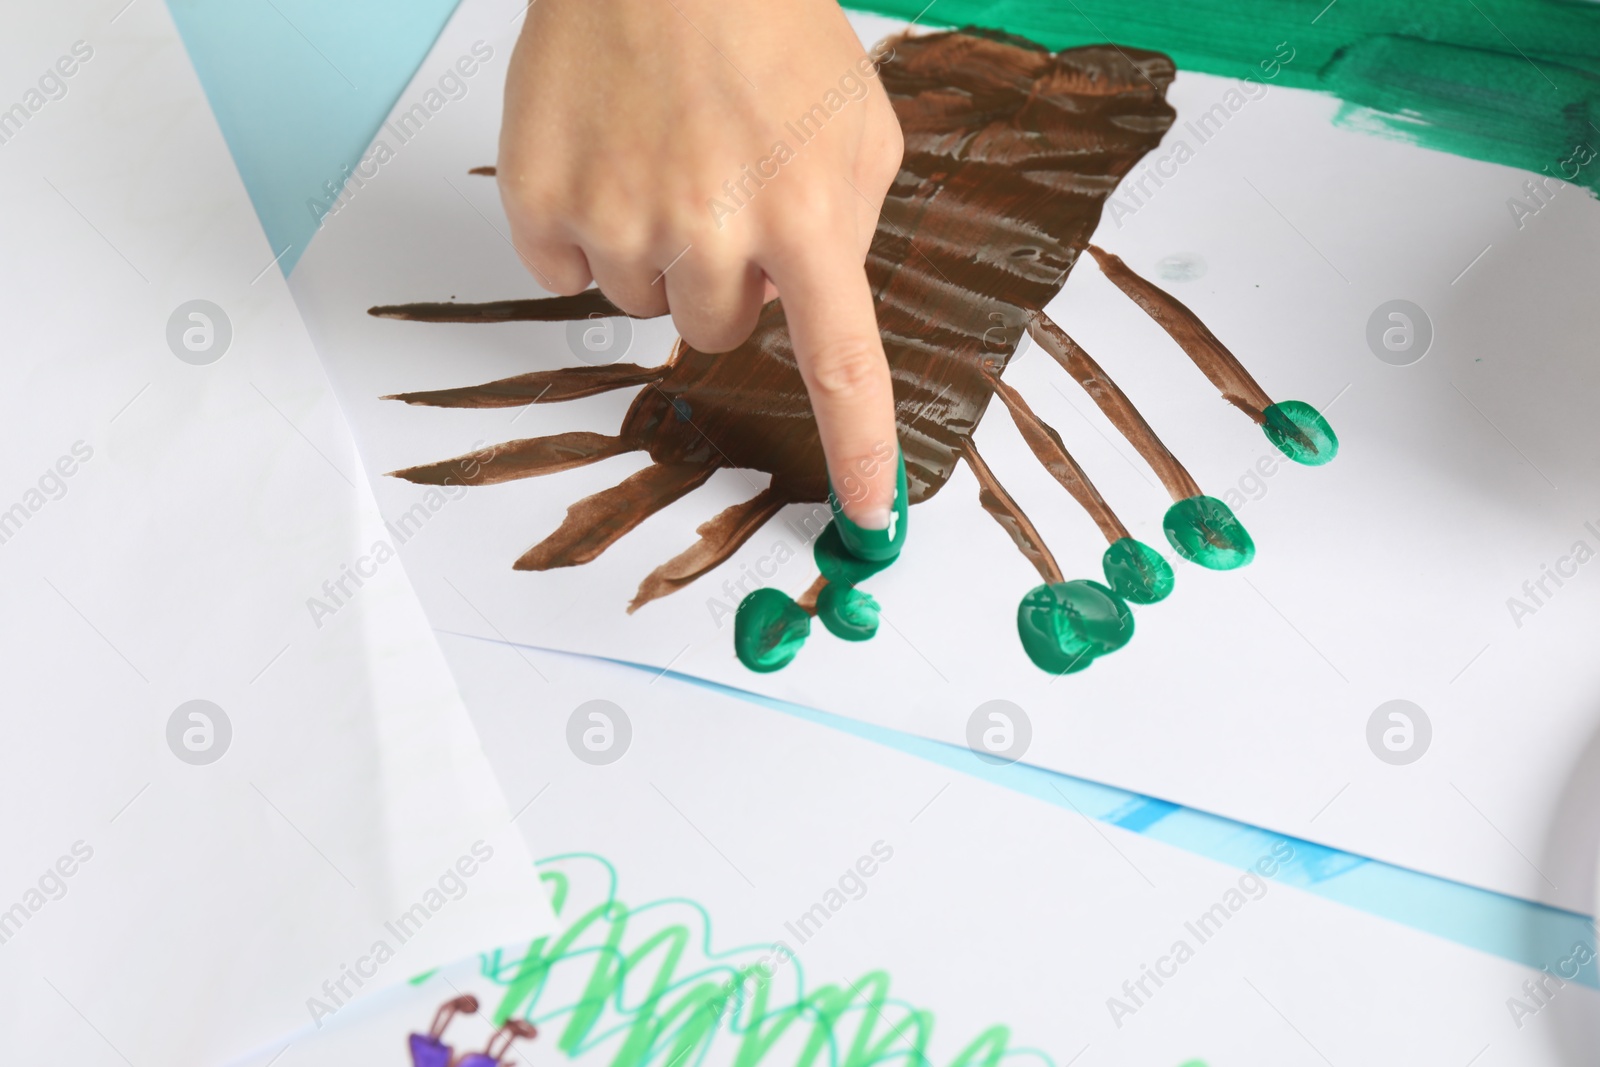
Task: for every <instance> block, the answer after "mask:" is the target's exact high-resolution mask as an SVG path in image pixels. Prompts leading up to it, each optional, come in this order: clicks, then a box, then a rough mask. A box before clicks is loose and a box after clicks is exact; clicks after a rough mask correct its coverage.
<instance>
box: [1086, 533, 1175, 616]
mask: <svg viewBox="0 0 1600 1067" xmlns="http://www.w3.org/2000/svg"><path fill="white" fill-rule="evenodd" d="M1100 569H1101V570H1103V571H1105V575H1106V584H1107V585H1109V586H1111V588H1112V590H1113V591H1114V592H1115V593H1116V594H1117V595H1118V596H1120V597H1121V598H1122V599H1124V600H1128V601H1132V602H1133V603H1135V604H1154V603H1157V602H1158V601H1162V600H1165V599H1166V598H1167V595H1168V594H1170V593H1171V592H1172V587H1173V585H1174V584H1176V581H1177V579H1176V578H1174V577H1173V574H1172V564H1170V563H1168V562H1167V561H1166V560H1165V559H1164V558H1163V557H1162V555H1161V553H1159V552H1157V551H1156V550H1155V549H1153V548H1151V547H1150V546H1149V545H1147V544H1145V543H1144V542H1143V541H1135V540H1134V539H1133V538H1131V537H1123V538H1120V539H1118V540H1116V541H1113V542H1111V545H1110V547H1108V548H1107V549H1106V553H1105V555H1103V556H1101V557H1100Z"/></svg>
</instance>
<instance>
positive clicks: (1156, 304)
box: [1089, 245, 1272, 422]
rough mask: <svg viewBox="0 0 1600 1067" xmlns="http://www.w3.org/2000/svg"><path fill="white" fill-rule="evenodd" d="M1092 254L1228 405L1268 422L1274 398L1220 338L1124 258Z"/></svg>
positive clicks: (1099, 251)
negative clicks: (1269, 409)
mask: <svg viewBox="0 0 1600 1067" xmlns="http://www.w3.org/2000/svg"><path fill="white" fill-rule="evenodd" d="M1089 254H1090V255H1092V256H1094V261H1095V262H1096V263H1097V264H1099V265H1100V271H1101V273H1103V274H1104V275H1105V276H1106V277H1107V278H1109V279H1111V281H1112V283H1113V284H1115V285H1116V287H1117V288H1118V289H1121V290H1122V291H1123V292H1124V293H1127V294H1128V297H1129V298H1130V299H1131V300H1132V301H1133V302H1134V303H1135V304H1138V305H1139V306H1140V307H1141V308H1143V309H1144V313H1145V314H1146V315H1149V316H1150V317H1151V318H1152V319H1155V320H1156V322H1157V323H1158V324H1160V326H1161V328H1162V329H1163V330H1166V331H1167V334H1168V335H1169V336H1170V337H1171V338H1172V339H1173V340H1174V341H1176V342H1178V347H1179V348H1181V349H1183V350H1184V352H1185V353H1187V354H1188V356H1189V358H1190V359H1191V360H1193V361H1194V365H1195V366H1196V367H1199V368H1200V372H1201V373H1202V374H1204V375H1205V376H1206V377H1207V378H1210V379H1211V384H1212V385H1214V386H1216V387H1217V389H1218V390H1220V391H1221V393H1222V398H1223V399H1224V400H1226V401H1227V402H1228V403H1230V404H1232V405H1233V406H1234V407H1236V408H1238V409H1239V410H1240V411H1242V412H1244V413H1245V414H1246V415H1249V416H1250V417H1251V418H1252V419H1254V420H1255V421H1256V422H1263V421H1265V419H1266V416H1265V415H1263V414H1262V412H1264V411H1265V410H1266V409H1267V408H1269V407H1271V406H1272V398H1271V397H1269V396H1268V395H1267V393H1266V390H1264V389H1262V388H1261V386H1259V385H1257V384H1256V380H1255V378H1253V377H1251V375H1250V372H1249V371H1247V370H1245V369H1244V364H1242V363H1240V362H1239V360H1238V359H1237V358H1236V357H1235V356H1234V354H1233V353H1232V352H1230V351H1228V348H1227V346H1226V345H1224V344H1223V343H1222V342H1221V341H1219V340H1217V335H1216V334H1214V333H1212V332H1211V329H1210V328H1209V327H1208V326H1206V324H1205V323H1203V322H1201V321H1200V316H1198V315H1196V314H1195V313H1194V312H1192V311H1190V310H1189V308H1188V306H1187V305H1185V304H1184V303H1183V301H1181V300H1179V299H1178V298H1177V297H1175V296H1173V295H1172V294H1171V293H1169V292H1167V291H1166V290H1164V289H1162V288H1161V287H1160V286H1157V285H1154V284H1152V283H1150V282H1148V281H1146V280H1145V279H1143V278H1141V277H1140V276H1139V275H1137V274H1135V273H1134V272H1133V271H1132V270H1130V269H1129V267H1128V265H1127V264H1126V263H1124V262H1122V259H1121V257H1119V256H1116V255H1113V254H1112V253H1110V252H1107V251H1106V250H1105V249H1103V248H1098V247H1096V246H1094V245H1090V246H1089Z"/></svg>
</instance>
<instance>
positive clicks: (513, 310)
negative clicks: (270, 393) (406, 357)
mask: <svg viewBox="0 0 1600 1067" xmlns="http://www.w3.org/2000/svg"><path fill="white" fill-rule="evenodd" d="M367 314H368V315H371V316H373V317H374V318H379V319H404V320H406V321H409V322H468V323H483V322H569V321H571V320H572V319H588V318H594V317H595V316H599V317H600V318H608V319H609V318H619V319H625V318H628V317H629V315H628V313H627V312H625V311H623V310H622V309H621V308H619V307H617V305H615V304H613V303H612V302H611V301H610V300H608V299H606V295H605V294H604V293H602V292H601V291H600V290H598V289H587V290H585V291H584V292H581V293H579V294H578V295H577V296H546V297H540V298H538V299H535V300H491V301H489V302H488V303H486V304H458V303H456V302H455V301H446V302H443V303H421V304H384V305H380V306H378V307H373V308H368V309H367Z"/></svg>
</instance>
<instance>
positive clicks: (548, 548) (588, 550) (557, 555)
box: [514, 463, 716, 571]
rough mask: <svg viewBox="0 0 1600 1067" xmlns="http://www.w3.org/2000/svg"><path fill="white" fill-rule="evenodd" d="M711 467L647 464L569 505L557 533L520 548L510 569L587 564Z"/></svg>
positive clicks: (700, 479) (703, 478) (702, 478)
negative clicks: (643, 467) (602, 489)
mask: <svg viewBox="0 0 1600 1067" xmlns="http://www.w3.org/2000/svg"><path fill="white" fill-rule="evenodd" d="M714 470H716V468H715V467H710V466H706V465H704V464H697V463H652V464H651V465H650V466H648V467H646V468H645V469H644V470H642V471H638V472H636V473H634V474H631V475H629V476H628V477H626V478H624V479H623V480H622V481H621V482H619V483H617V484H616V485H613V486H612V487H611V488H610V489H607V490H604V491H603V492H599V493H595V494H594V495H593V496H587V497H584V498H583V499H582V500H580V501H578V502H577V503H576V504H574V505H572V506H571V507H570V508H568V509H567V517H566V520H565V521H564V522H562V524H561V525H560V526H559V527H558V528H557V529H556V532H555V533H553V534H551V535H550V536H549V537H546V538H545V539H544V540H543V541H540V542H539V543H538V544H536V545H534V546H533V547H532V548H530V549H528V551H526V552H524V553H523V554H522V557H521V558H520V559H518V560H517V562H516V563H515V564H514V567H515V569H516V570H519V571H545V570H550V569H551V568H554V567H576V566H578V565H579V564H583V563H588V562H589V561H590V560H592V559H594V558H596V557H597V556H599V555H600V553H602V552H604V551H605V550H606V549H607V548H609V547H611V545H612V544H614V543H615V542H616V541H617V540H618V539H620V538H621V537H622V535H623V534H625V533H627V532H628V531H630V530H632V529H633V528H634V527H635V526H638V525H639V524H640V523H641V522H643V521H644V520H646V519H648V518H649V517H650V516H652V515H654V514H655V513H656V512H658V511H660V510H661V509H662V508H664V507H666V506H667V505H669V504H671V503H672V502H673V501H675V500H677V499H679V498H680V497H682V496H683V495H684V494H685V493H688V492H690V491H691V490H694V489H698V488H700V486H702V485H704V484H705V483H706V479H708V478H710V477H711V474H712V472H713V471H714Z"/></svg>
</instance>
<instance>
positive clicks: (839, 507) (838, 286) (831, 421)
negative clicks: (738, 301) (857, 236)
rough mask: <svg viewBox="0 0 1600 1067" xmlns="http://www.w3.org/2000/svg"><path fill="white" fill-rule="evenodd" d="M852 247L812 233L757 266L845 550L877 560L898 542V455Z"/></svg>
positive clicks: (862, 277) (901, 474)
mask: <svg viewBox="0 0 1600 1067" xmlns="http://www.w3.org/2000/svg"><path fill="white" fill-rule="evenodd" d="M858 247H859V246H858V244H857V242H856V241H855V240H854V238H853V236H847V237H845V238H844V239H842V240H834V241H829V240H823V241H815V240H811V241H807V242H805V243H804V244H803V245H802V246H800V247H798V248H795V249H793V250H791V251H790V253H789V254H788V255H786V256H783V257H781V258H779V259H778V260H776V261H775V262H773V263H771V264H770V265H764V269H766V270H767V273H768V274H769V275H770V276H771V277H772V280H773V282H774V284H776V285H777V288H778V293H779V295H780V296H781V298H782V300H783V309H784V314H785V316H786V317H787V319H788V323H789V335H790V338H791V339H792V340H793V342H794V350H795V359H796V361H797V362H798V363H799V365H800V374H801V377H802V378H803V379H804V381H805V385H806V393H807V394H808V395H809V396H810V398H811V410H812V412H813V413H814V414H815V415H816V419H817V433H818V435H819V436H820V438H821V440H822V450H823V453H824V455H825V456H826V458H827V465H828V484H829V487H830V489H831V490H832V491H831V492H830V493H829V500H828V502H829V504H830V506H831V507H832V508H833V515H834V520H835V525H837V526H838V528H839V534H840V537H841V539H842V540H843V541H844V544H845V547H846V548H848V549H849V550H850V551H851V552H852V553H853V554H855V555H856V556H859V557H860V558H862V559H867V560H873V561H883V560H890V559H893V558H894V557H895V556H897V555H899V553H900V548H901V546H902V545H904V543H905V538H906V485H905V477H906V476H905V462H904V460H903V459H902V457H901V455H900V443H899V437H898V434H897V431H896V427H895V415H894V389H893V387H892V383H891V379H890V376H889V363H888V360H887V358H886V357H885V356H884V351H883V341H882V339H881V337H880V336H879V334H878V318H877V311H876V308H875V305H874V301H873V298H872V291H871V289H870V288H869V287H868V284H867V274H866V268H865V267H864V266H863V264H862V262H861V260H860V259H858V258H856V256H855V254H854V253H853V252H851V251H849V250H851V249H856V248H858Z"/></svg>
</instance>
